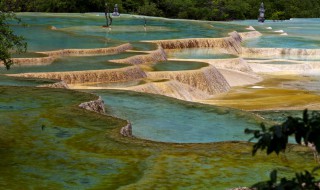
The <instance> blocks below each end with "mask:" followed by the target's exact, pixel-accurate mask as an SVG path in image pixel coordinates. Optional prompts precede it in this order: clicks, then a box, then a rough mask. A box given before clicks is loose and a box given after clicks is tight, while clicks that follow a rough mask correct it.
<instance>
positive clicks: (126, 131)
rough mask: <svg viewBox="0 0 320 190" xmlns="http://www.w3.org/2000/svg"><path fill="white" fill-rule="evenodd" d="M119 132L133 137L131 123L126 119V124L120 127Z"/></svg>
mask: <svg viewBox="0 0 320 190" xmlns="http://www.w3.org/2000/svg"><path fill="white" fill-rule="evenodd" d="M120 134H121V135H122V136H124V137H133V135H132V124H131V123H130V122H129V121H128V124H127V125H126V126H124V127H122V128H121V130H120Z"/></svg>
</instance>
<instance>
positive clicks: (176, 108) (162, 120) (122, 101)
mask: <svg viewBox="0 0 320 190" xmlns="http://www.w3.org/2000/svg"><path fill="white" fill-rule="evenodd" d="M90 92H91V93H94V94H97V95H99V96H102V98H103V100H104V101H105V104H106V109H107V111H108V114H111V115H114V116H117V117H120V118H124V119H128V120H130V121H131V122H132V124H133V134H134V135H135V136H137V137H139V138H143V139H149V140H153V141H160V142H175V143H206V142H220V141H238V140H239V141H246V140H248V136H246V135H245V134H244V129H245V128H257V127H258V126H259V120H258V119H257V118H256V117H254V116H253V115H252V114H250V113H247V112H241V111H237V110H232V109H227V108H222V107H215V106H207V105H203V104H197V103H189V102H184V101H179V100H175V99H172V98H167V97H163V96H158V95H151V94H143V93H134V92H127V91H112V90H98V91H90Z"/></svg>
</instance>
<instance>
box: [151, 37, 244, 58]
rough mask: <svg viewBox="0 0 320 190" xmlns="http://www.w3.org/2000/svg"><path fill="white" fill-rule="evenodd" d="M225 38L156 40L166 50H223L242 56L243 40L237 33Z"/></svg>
mask: <svg viewBox="0 0 320 190" xmlns="http://www.w3.org/2000/svg"><path fill="white" fill-rule="evenodd" d="M229 35H230V36H229V37H225V38H190V39H174V40H155V41H151V42H153V43H157V44H158V45H160V46H161V47H163V48H164V49H183V48H222V49H226V50H227V51H228V52H229V53H233V54H240V53H241V49H242V47H241V42H242V38H241V36H240V35H239V33H237V32H232V33H230V34H229Z"/></svg>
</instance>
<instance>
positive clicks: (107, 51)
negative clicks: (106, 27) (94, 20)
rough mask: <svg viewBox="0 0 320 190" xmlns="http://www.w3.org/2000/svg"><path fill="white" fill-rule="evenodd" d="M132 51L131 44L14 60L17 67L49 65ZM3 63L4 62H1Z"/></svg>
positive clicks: (47, 52)
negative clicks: (69, 58)
mask: <svg viewBox="0 0 320 190" xmlns="http://www.w3.org/2000/svg"><path fill="white" fill-rule="evenodd" d="M130 49H132V45H131V44H130V43H126V44H122V45H119V46H116V47H108V48H93V49H63V50H56V51H44V52H36V53H41V54H44V55H47V57H35V58H13V59H12V60H13V62H14V64H17V65H48V64H51V63H53V62H54V61H55V60H56V59H58V58H59V57H65V56H95V55H114V54H119V53H122V52H125V51H127V50H130ZM0 63H2V62H0Z"/></svg>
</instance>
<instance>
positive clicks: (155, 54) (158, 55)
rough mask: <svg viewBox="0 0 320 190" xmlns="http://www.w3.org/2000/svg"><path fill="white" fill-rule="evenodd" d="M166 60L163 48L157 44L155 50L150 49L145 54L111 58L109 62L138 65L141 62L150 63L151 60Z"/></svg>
mask: <svg viewBox="0 0 320 190" xmlns="http://www.w3.org/2000/svg"><path fill="white" fill-rule="evenodd" d="M166 60H167V56H166V53H165V52H164V50H163V48H162V47H161V46H159V47H158V49H157V50H155V51H151V52H149V53H148V54H146V55H136V56H132V57H128V58H126V59H117V60H111V62H114V63H126V64H133V65H138V64H143V63H151V62H157V61H166Z"/></svg>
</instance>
